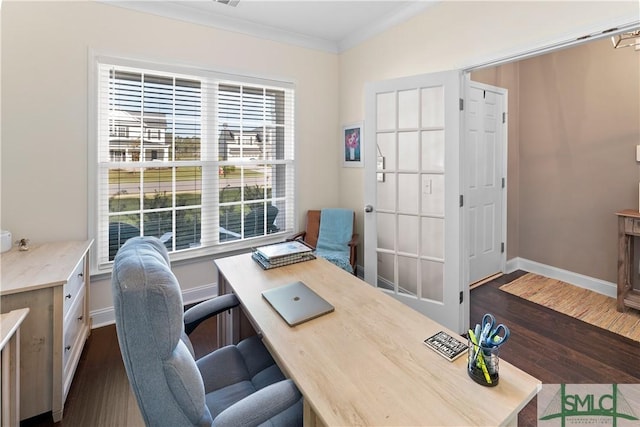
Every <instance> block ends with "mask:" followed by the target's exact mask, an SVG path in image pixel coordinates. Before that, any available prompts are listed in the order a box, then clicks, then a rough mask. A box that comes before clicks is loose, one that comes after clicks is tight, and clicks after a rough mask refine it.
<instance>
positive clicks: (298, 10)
mask: <svg viewBox="0 0 640 427" xmlns="http://www.w3.org/2000/svg"><path fill="white" fill-rule="evenodd" d="M224 1H226V0H224ZM439 1H441V0H408V1H404V0H344V1H340V0H338V1H334V0H289V1H281V0H240V1H239V3H238V4H237V5H236V6H229V5H227V4H224V3H223V2H218V1H216V0H196V1H189V0H174V1H158V0H156V1H148V0H146V1H145V0H142V1H120V0H102V3H106V4H110V5H114V6H119V7H125V8H128V9H134V10H137V11H141V12H145V13H151V14H155V15H160V16H164V17H168V18H173V19H178V20H182V21H187V22H191V23H196V24H200V25H206V26H210V27H214V28H220V29H224V30H229V31H235V32H239V33H244V34H250V35H253V36H257V37H262V38H266V39H269V40H275V41H281V42H285V43H290V44H294V45H298V46H303V47H308V48H312V49H319V50H324V51H328V52H336V53H337V52H342V51H344V50H347V49H349V48H351V47H353V46H355V45H357V44H359V43H361V42H363V41H365V40H366V39H368V38H370V37H372V36H374V35H376V34H378V33H380V32H382V31H384V30H386V29H387V28H389V27H391V26H393V25H396V24H399V23H401V22H404V21H406V20H407V19H409V18H411V17H412V16H414V15H416V14H418V13H420V12H422V11H423V10H425V9H426V8H427V7H429V6H431V5H433V4H435V3H437V2H439Z"/></svg>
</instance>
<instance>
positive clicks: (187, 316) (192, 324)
mask: <svg viewBox="0 0 640 427" xmlns="http://www.w3.org/2000/svg"><path fill="white" fill-rule="evenodd" d="M239 304H240V301H238V297H236V296H235V294H224V295H220V296H217V297H215V298H211V299H210V300H206V301H203V302H201V303H199V304H196V305H194V306H193V307H191V308H190V309H188V310H187V311H185V312H184V331H185V332H186V333H187V335H189V334H190V333H191V332H193V330H194V329H195V328H196V327H197V326H198V325H199V324H200V323H202V322H204V321H205V320H207V319H208V318H210V317H213V316H216V315H218V314H220V313H222V312H223V311H226V310H229V309H230V308H233V307H237V306H238V305H239Z"/></svg>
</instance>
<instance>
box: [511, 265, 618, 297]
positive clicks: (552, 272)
mask: <svg viewBox="0 0 640 427" xmlns="http://www.w3.org/2000/svg"><path fill="white" fill-rule="evenodd" d="M506 267H507V268H506V270H507V271H506V272H507V273H512V272H514V271H516V270H524V271H528V272H530V273H535V274H539V275H541V276H545V277H549V278H551V279H555V280H561V281H563V282H566V283H569V284H571V285H575V286H578V287H581V288H584V289H589V290H591V291H594V292H597V293H599V294H602V295H606V296H608V297H611V298H616V297H617V289H618V287H617V285H616V284H615V283H612V282H607V281H606V280H600V279H596V278H594V277H589V276H585V275H583V274H580V273H574V272H572V271H568V270H563V269H562V268H558V267H553V266H551V265H546V264H542V263H539V262H536V261H531V260H528V259H525V258H512V259H510V260H509V261H507V265H506Z"/></svg>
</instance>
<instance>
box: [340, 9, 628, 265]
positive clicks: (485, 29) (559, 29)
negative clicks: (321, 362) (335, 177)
mask: <svg viewBox="0 0 640 427" xmlns="http://www.w3.org/2000/svg"><path fill="white" fill-rule="evenodd" d="M639 12H640V9H639V3H638V2H637V1H629V2H612V1H603V2H591V1H587V2H578V1H567V2H559V1H540V2H520V1H496V2H482V1H477V2H474V1H468V2H462V1H445V2H441V3H437V4H435V5H434V6H431V7H430V8H428V9H426V10H425V11H424V12H423V13H422V14H420V15H419V16H416V17H414V18H413V19H411V20H409V21H407V22H405V23H404V24H401V25H398V26H396V27H394V28H392V29H390V30H388V31H386V32H385V33H383V34H380V35H378V36H377V37H374V38H372V39H370V40H368V41H366V42H364V43H362V44H361V45H359V46H357V47H354V48H352V49H350V50H349V51H347V52H345V53H343V54H341V55H340V92H339V93H340V122H341V123H343V124H346V123H351V122H356V121H359V120H363V119H364V84H365V83H366V82H371V81H380V80H385V79H391V78H396V77H402V76H411V75H418V74H424V73H430V72H435V71H442V70H455V69H465V68H467V67H470V66H474V65H478V64H481V63H484V62H485V61H488V60H491V59H499V58H504V57H507V56H510V55H514V54H517V53H522V52H524V51H528V50H531V49H532V48H534V47H535V48H538V47H544V46H548V45H550V44H552V43H555V42H559V41H566V40H570V39H572V38H575V37H577V36H581V35H584V34H591V33H592V32H595V31H601V30H604V29H608V28H611V27H612V26H615V25H619V24H626V23H630V22H634V21H635V22H637V21H638V19H639V18H640V15H639ZM367 138H368V136H367V135H365V140H366V139H367ZM365 161H366V160H365ZM340 182H341V183H342V184H343V185H341V186H340V189H341V192H340V203H341V205H342V206H343V207H346V208H352V209H355V211H356V212H357V225H358V230H359V233H360V235H361V236H362V235H363V231H364V218H363V205H364V201H363V200H364V196H363V185H364V183H363V170H362V169H353V168H342V169H341V176H340ZM347 182H348V183H349V184H350V185H344V184H345V183H347ZM351 183H353V184H354V185H351ZM365 243H366V242H365ZM362 253H363V252H362V245H361V247H360V251H359V254H358V256H359V258H358V259H359V263H360V264H362V263H363V262H364V260H363V259H362Z"/></svg>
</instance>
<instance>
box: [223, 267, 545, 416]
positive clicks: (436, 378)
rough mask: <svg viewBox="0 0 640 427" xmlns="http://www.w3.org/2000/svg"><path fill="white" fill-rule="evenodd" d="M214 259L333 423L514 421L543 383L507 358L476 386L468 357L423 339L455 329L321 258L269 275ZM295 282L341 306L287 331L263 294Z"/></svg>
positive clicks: (281, 359) (284, 363) (316, 407)
mask: <svg viewBox="0 0 640 427" xmlns="http://www.w3.org/2000/svg"><path fill="white" fill-rule="evenodd" d="M215 262H216V265H217V266H218V270H219V273H220V278H221V280H225V281H226V284H224V285H225V286H229V287H230V288H231V289H233V291H234V293H235V294H236V295H237V296H238V298H239V300H240V301H241V304H242V306H243V309H244V311H245V313H246V314H247V316H248V317H249V318H250V320H251V322H252V323H253V325H254V327H255V328H256V329H257V330H258V331H259V332H261V333H262V335H263V339H264V341H265V343H266V345H267V346H268V347H269V349H270V350H271V351H272V354H274V357H275V358H276V360H277V361H278V364H279V365H280V367H281V368H282V369H283V371H285V372H286V373H287V374H288V375H289V376H290V377H291V378H292V379H293V380H294V382H295V383H296V384H297V386H298V388H299V389H300V391H301V392H302V394H303V395H304V397H305V401H306V402H307V403H308V404H309V405H310V406H311V408H312V410H313V411H314V412H315V414H316V415H317V416H318V417H319V418H320V420H321V421H322V422H323V423H324V424H325V425H327V426H347V425H348V426H354V425H362V426H379V425H389V426H392V425H394V426H400V425H402V426H409V425H413V426H426V425H433V426H472V425H481V426H490V425H491V426H497V425H506V424H510V423H514V419H515V421H516V423H517V414H518V412H519V411H520V410H521V409H522V408H523V407H524V406H525V405H526V404H527V403H528V402H529V401H530V400H531V399H532V398H533V397H534V396H535V395H536V393H537V391H538V389H539V385H540V381H538V380H537V379H536V378H534V377H532V376H530V375H528V374H527V373H525V372H523V371H521V370H520V369H518V368H516V367H514V366H513V365H510V364H509V363H507V362H505V361H504V360H501V361H500V383H499V384H498V385H497V386H496V387H483V386H481V385H479V384H476V383H475V382H474V381H473V380H472V379H471V378H469V376H468V375H467V371H466V356H462V357H460V358H458V359H457V360H456V361H454V362H449V361H447V360H445V359H444V358H442V357H441V356H439V355H437V354H436V353H435V352H434V351H432V350H430V349H429V348H427V347H426V346H425V345H424V344H423V343H422V341H423V340H424V339H425V338H427V337H429V336H431V335H433V334H434V333H436V332H438V331H440V330H446V331H447V332H449V333H451V334H453V335H455V336H458V335H457V334H454V333H453V332H452V331H450V330H447V329H445V328H443V327H442V326H441V325H439V324H438V323H436V322H434V321H432V320H430V319H429V318H427V317H425V316H423V315H421V314H420V313H418V312H417V311H414V310H413V309H411V308H409V307H407V306H405V305H404V304H402V303H400V302H398V301H397V300H395V299H394V298H392V297H390V296H389V295H386V294H384V293H383V292H382V291H380V290H378V289H375V288H373V287H371V286H369V285H368V284H366V283H365V282H363V281H361V280H360V279H358V278H357V277H354V276H353V275H351V274H349V273H347V272H345V271H343V270H341V269H339V268H337V267H335V266H334V265H333V264H330V263H328V262H327V261H325V260H323V259H317V260H313V261H307V262H303V263H299V264H294V265H290V266H286V267H280V268H274V269H271V270H267V271H264V270H262V269H261V268H260V267H259V266H258V265H257V264H256V263H255V262H254V261H253V260H252V259H251V256H250V254H243V255H238V256H233V257H228V258H222V259H218V260H216V261H215ZM297 280H301V281H303V282H304V283H306V284H307V286H309V287H310V288H312V289H313V290H314V291H315V292H316V293H318V294H319V295H321V296H322V297H323V298H325V299H326V300H327V301H329V302H330V303H331V304H333V305H334V307H335V311H334V312H333V313H330V314H327V315H324V316H322V317H319V318H317V319H314V320H312V321H309V322H306V323H303V324H301V325H298V326H296V327H293V328H290V327H289V326H288V325H287V324H286V323H285V322H284V321H283V320H282V319H281V318H280V316H279V315H278V314H277V313H276V312H275V311H274V310H273V309H272V308H271V306H269V304H268V303H267V302H266V301H265V300H264V299H263V298H262V296H261V292H262V291H263V290H265V289H269V288H273V287H277V286H280V285H285V284H288V283H291V282H294V281H297ZM458 337H459V336H458ZM459 338H460V339H462V337H459ZM506 345H508V344H506Z"/></svg>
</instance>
